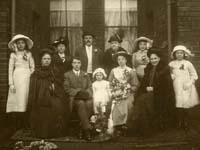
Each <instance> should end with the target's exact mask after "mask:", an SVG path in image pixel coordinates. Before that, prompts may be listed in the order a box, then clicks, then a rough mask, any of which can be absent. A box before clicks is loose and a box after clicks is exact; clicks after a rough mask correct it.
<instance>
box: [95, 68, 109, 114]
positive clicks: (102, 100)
mask: <svg viewBox="0 0 200 150" xmlns="http://www.w3.org/2000/svg"><path fill="white" fill-rule="evenodd" d="M106 77H107V75H106V73H105V71H104V69H102V68H97V69H96V70H95V71H94V73H93V78H95V79H96V80H95V81H94V82H93V83H92V90H93V98H94V113H95V114H97V115H98V114H100V113H101V112H102V113H103V114H104V113H105V112H106V105H107V103H108V102H109V100H110V87H109V82H108V81H106V80H104V78H106Z"/></svg>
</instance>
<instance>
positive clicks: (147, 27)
mask: <svg viewBox="0 0 200 150" xmlns="http://www.w3.org/2000/svg"><path fill="white" fill-rule="evenodd" d="M169 7H170V10H169V9H168V8H169ZM169 11H170V12H169ZM138 15H139V16H138V22H139V26H138V34H139V36H142V35H144V36H148V37H150V38H152V39H153V40H154V45H155V46H156V47H165V46H166V47H167V43H169V41H168V36H171V39H170V40H171V47H172V48H173V46H175V45H176V44H184V45H185V46H187V47H188V48H189V49H190V50H191V51H192V52H193V53H194V54H195V57H193V58H192V61H193V63H195V65H196V67H198V68H199V69H200V60H199V57H200V40H199V38H200V18H199V17H200V1H199V0H165V1H160V0H148V3H147V1H146V0H139V1H138ZM169 15H170V16H169ZM169 18H170V21H169ZM169 26H170V27H169ZM169 28H171V30H170V34H171V35H169V33H168V30H169ZM166 50H167V49H166ZM169 51H170V50H169ZM199 69H198V70H199Z"/></svg>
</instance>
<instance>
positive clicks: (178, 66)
mask: <svg viewBox="0 0 200 150" xmlns="http://www.w3.org/2000/svg"><path fill="white" fill-rule="evenodd" d="M190 55H191V52H190V51H189V50H188V49H187V48H186V47H185V46H182V45H178V46H175V47H174V49H173V51H172V58H173V59H174V60H173V61H171V62H170V63H169V66H170V68H171V76H172V79H173V86H174V91H175V99H176V107H177V115H178V125H179V127H181V128H184V129H187V128H188V120H187V117H188V108H192V107H194V106H196V105H197V104H199V96H198V93H197V90H196V87H195V81H196V80H197V79H198V75H197V72H196V70H195V68H194V66H193V64H192V63H191V62H190V61H188V60H186V58H187V57H188V56H190Z"/></svg>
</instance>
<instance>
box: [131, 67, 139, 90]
mask: <svg viewBox="0 0 200 150" xmlns="http://www.w3.org/2000/svg"><path fill="white" fill-rule="evenodd" d="M130 75H131V77H130V84H131V87H132V90H133V91H136V90H137V89H138V87H139V80H138V77H137V74H136V70H135V69H132V70H131V72H130Z"/></svg>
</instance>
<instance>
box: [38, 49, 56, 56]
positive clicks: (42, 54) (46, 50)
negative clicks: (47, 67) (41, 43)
mask: <svg viewBox="0 0 200 150" xmlns="http://www.w3.org/2000/svg"><path fill="white" fill-rule="evenodd" d="M44 54H49V55H51V56H52V55H53V51H52V50H51V49H49V48H44V49H42V50H41V51H40V53H39V55H40V58H42V56H44Z"/></svg>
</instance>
